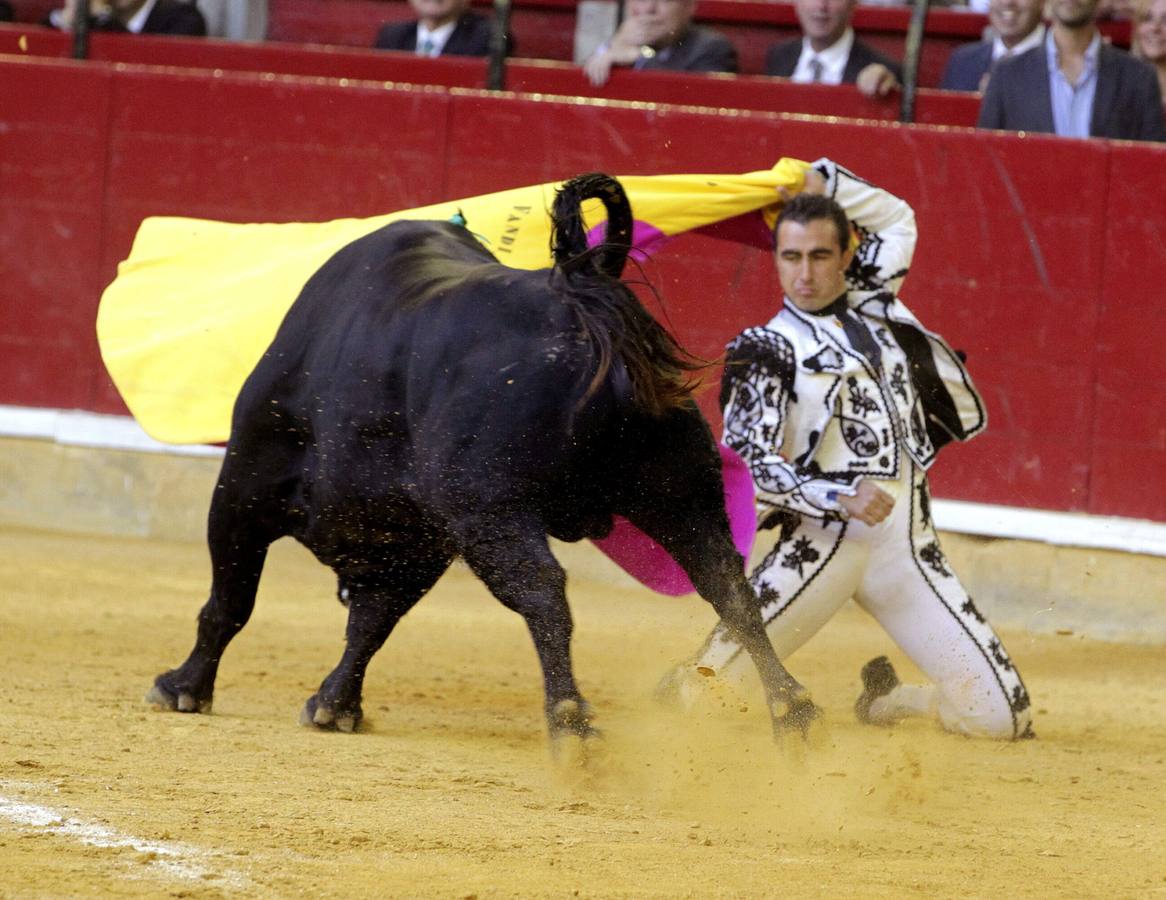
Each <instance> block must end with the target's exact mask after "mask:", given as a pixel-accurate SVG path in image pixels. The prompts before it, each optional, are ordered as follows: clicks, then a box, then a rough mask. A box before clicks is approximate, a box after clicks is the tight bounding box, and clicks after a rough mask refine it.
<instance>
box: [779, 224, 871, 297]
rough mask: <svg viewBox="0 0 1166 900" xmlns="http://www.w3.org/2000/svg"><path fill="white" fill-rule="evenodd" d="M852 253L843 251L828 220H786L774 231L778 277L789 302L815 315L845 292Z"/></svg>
mask: <svg viewBox="0 0 1166 900" xmlns="http://www.w3.org/2000/svg"><path fill="white" fill-rule="evenodd" d="M853 258H854V251H853V250H849V249H848V250H845V251H844V250H843V249H842V247H841V245H840V243H839V236H838V229H837V227H836V226H835V224H834V222H833V220H831V219H811V220H810V221H809V222H792V221H790V220H788V219H787V220H786V221H784V222H782V223H781V225H780V226H779V227H778V229H777V277H778V279H779V280H780V281H781V289H782V290H783V291H785V295H786V296H787V297H789V299H790V302H792V303H793V305H794V306H796V307H797V308H798V309H801V310H804V311H806V312H817V311H818V310H820V309H825V308H826V307H827V306H829V305H830V304H831V303H833V302H834V301H835V300H836V299H838V297H839V296H840V295H841V294H842V292H843V291H845V290H846V269H847V267H848V266H849V265H850V261H851V259H853Z"/></svg>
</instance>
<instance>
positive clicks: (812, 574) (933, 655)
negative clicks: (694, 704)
mask: <svg viewBox="0 0 1166 900" xmlns="http://www.w3.org/2000/svg"><path fill="white" fill-rule="evenodd" d="M880 486H881V487H884V489H886V490H888V491H889V492H891V493H893V494H897V498H896V502H895V506H894V508H893V510H892V511H891V514H890V515H889V516H888V517H887V518H886V519H884V520H883V521H882V522H880V523H879V524H878V525H875V526H867V525H864V524H863V523H861V522H859V521H857V520H849V521H840V520H834V521H826V522H823V521H822V520H820V519H813V518H810V517H806V516H793V517H792V519H791V521H790V523H789V524H788V525H787V526H786V527H785V528H784V529H783V530H782V535H781V538H780V539H779V541H778V543H777V545H776V546H775V547H774V548H773V549H772V550H771V551H770V553H769V554H768V555H767V556H766V558H765V560H764V561H763V562H762V563H761V565H759V566H758V567H757V568H756V569H755V570H754V571H753V574H752V575H751V577H750V581H751V583H752V585H753V588H754V590H755V591H756V592H757V595H758V597H759V599H760V602H761V605H762V617H763V619H764V621H765V624H766V630H767V632H768V634H769V638H770V640H771V641H772V642H773V646H774V649H775V650H776V651H777V655H778V657H779V658H781V659H783V660H784V659H785V658H786V657H788V656H789V655H790V654H791V653H793V652H794V651H795V650H797V649H798V648H799V647H800V646H802V644H804V643H805V642H806V641H807V640H809V639H810V638H811V637H812V636H813V635H814V634H815V633H817V631H818V629H820V628H821V627H822V626H823V625H825V624H826V622H827V621H829V619H830V617H831V616H833V615H834V614H835V613H836V612H837V611H838V610H839V609H840V608H841V607H842V605H843V604H844V603H846V601H847V600H848V599H850V598H851V597H853V598H854V599H855V601H856V602H857V603H858V604H859V606H861V607H862V608H863V609H865V610H866V611H867V612H868V613H870V614H871V615H872V616H874V618H875V619H877V620H878V622H879V624H880V625H882V627H883V628H884V629H885V630H886V631H887V633H888V634H889V635H890V636H891V638H892V639H894V641H895V643H896V644H898V645H899V647H900V648H902V650H903V651H904V652H905V653H906V654H907V655H908V656H909V657H910V658H911V660H912V662H914V663H915V665H917V666H918V667H919V668H920V669H921V670H922V671H923V672H924V673H925V674H926V675H927V677H928V678H929V679H931V681H932V682H933V683H934V685H935V688H936V689H935V690H934V691H929V692H927V693H926V695H924V694H921V689H920V688H919V687H916V686H912V685H902V686H900V687H899V688H897V689H896V690H894V691H892V692H891V694H889V695H888V696H887V697H886V698H880V699H879V700H878V701H876V703H875V705H874V706H873V707H872V709H871V712H872V715H873V716H874V717H875V718H885V719H886V720H891V719H894V718H896V717H897V716H900V715H903V714H912V713H915V714H919V713H925V712H930V711H934V712H935V713H936V714H937V715H938V716H939V720H940V722H941V723H942V725H943V726H944V727H945V728H947V729H948V730H950V731H956V732H960V733H964V734H969V735H980V736H987V737H995V738H1005V739H1015V738H1019V737H1025V736H1031V728H1030V725H1031V710H1030V708H1029V697H1028V692H1027V691H1026V690H1025V687H1024V682H1023V681H1021V678H1020V674H1019V673H1018V672H1017V671H1016V668H1015V666H1013V664H1012V661H1011V660H1010V659H1009V658H1008V654H1007V653H1006V652H1005V650H1004V647H1003V645H1002V644H1001V643H1000V639H999V638H998V637H997V636H996V634H995V632H993V631H992V627H991V626H990V625H989V624H988V623H987V622H986V621H985V620H984V617H983V616H981V615H980V612H979V610H977V609H976V605H975V603H973V602H972V599H971V598H970V597H969V596H968V594H967V592H966V591H965V590H964V588H963V586H962V585H961V584H960V582H959V579H958V578H956V576H955V574H954V573H953V572H952V571H951V568H950V566H948V564H947V560H946V559H945V558H944V556H943V552H942V550H940V547H939V539H938V537H937V535H936V533H935V529H934V527H933V526H932V523H931V511H930V494H929V491H928V486H927V476H926V475H925V474H924V473H923V472H922V471H921V470H919V469H918V468H917V467H916V466H914V465H913V464H912V465H910V472H909V473H908V474H907V476H906V477H904V478H903V479H902V480H901V481H900V482H899V483H897V484H896V483H890V484H885V483H882V482H880ZM747 663H748V657H747V654H744V653H743V652H742V651H741V647H740V645H738V644H737V643H736V642H735V641H734V640H732V639H731V638H730V637H729V636H728V633H727V631H726V630H725V628H724V626H722V625H718V626H717V627H716V628H715V629H714V630H713V632H712V634H711V635H710V636H709V638H708V640H707V641H706V642H705V645H704V647H703V648H702V649H701V651H700V652H699V653H698V654H697V657H696V659H695V660H694V661H693V665H695V666H702V667H707V668H708V669H712V670H713V671H714V672H715V673H716V674H717V675H728V676H730V677H734V676H735V677H741V675H742V674H743V673H744V672H745V671H747ZM924 696H926V697H927V698H928V699H927V700H925V701H924V700H922V699H921V698H922V697H924Z"/></svg>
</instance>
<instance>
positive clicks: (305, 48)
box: [0, 26, 979, 126]
mask: <svg viewBox="0 0 1166 900" xmlns="http://www.w3.org/2000/svg"><path fill="white" fill-rule="evenodd" d="M71 48H72V40H71V38H70V36H69V35H66V34H61V33H59V32H55V31H52V30H50V29H43V28H36V29H22V28H20V27H17V26H0V53H12V54H18V55H31V56H40V57H55V58H60V59H65V58H68V57H69V55H70V53H71ZM90 57H91V58H92V59H95V60H103V61H107V62H125V63H142V64H148V65H168V66H184V67H192V68H210V69H224V70H230V71H239V72H274V73H280V74H287V75H315V76H321V77H327V78H348V79H365V80H369V81H381V82H383V81H392V82H408V83H414V84H433V85H442V86H444V87H465V88H484V87H486V64H485V62H484V61H483V60H480V59H469V58H464V57H463V58H446V59H419V58H418V57H416V56H415V55H413V54H401V53H392V52H385V51H373V50H366V49H355V48H339V47H324V46H320V45H303V44H282V43H274V42H267V43H263V44H239V43H231V42H229V41H215V40H205V39H192V38H168V39H165V40H159V39H155V40H141V39H140V38H139V37H137V36H133V35H119V34H94V35H93V36H92V40H91V43H90ZM506 86H507V88H508V89H510V90H513V91H520V92H524V93H537V94H556V95H562V96H583V97H595V98H602V99H609V100H639V101H647V102H654V103H669V104H678V105H684V106H708V107H713V108H726V109H748V110H757V111H762V112H788V113H803V114H808V115H821V114H829V115H833V116H841V117H845V118H854V119H881V120H889V121H894V120H897V119H898V116H899V102H898V98H897V97H887V98H880V99H872V98H868V97H864V96H862V95H861V94H859V93H858V91H857V90H856V89H854V88H853V87H831V86H827V85H809V84H793V83H792V82H788V81H785V80H777V79H772V78H765V77H761V76H738V77H731V76H706V75H697V74H686V73H679V72H632V71H629V70H626V69H617V70H616V71H615V72H614V74H613V77H612V79H611V81H609V82H608V83H607V84H606V85H604V86H603V87H602V88H594V87H592V86H591V85H590V84H589V83H588V82H587V79H586V78H584V77H583V74H582V72H581V71H580V69H579V68H578V67H577V66H574V65H571V64H570V63H565V62H556V61H552V60H529V59H521V58H520V59H516V60H514V61H512V62H511V63H510V64H509V65H508V67H507V82H506ZM978 110H979V100H978V99H977V98H976V97H975V96H972V95H968V94H958V93H952V92H948V91H934V90H926V89H924V90H921V91H920V92H919V94H918V96H917V99H916V104H915V121H916V122H919V123H923V124H930V125H967V126H971V125H974V124H975V122H976V115H977V112H978Z"/></svg>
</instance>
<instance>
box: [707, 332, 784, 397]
mask: <svg viewBox="0 0 1166 900" xmlns="http://www.w3.org/2000/svg"><path fill="white" fill-rule="evenodd" d="M796 371H797V361H796V360H795V358H794V348H793V345H792V344H791V343H790V342H789V340H788V339H786V337H785V336H784V335H781V334H778V333H777V332H776V331H772V330H770V329H768V328H747V329H746V330H745V331H743V332H741V333H740V334H739V335H737V336H736V337H735V338H733V340H732V341H730V342H729V345H728V346H727V347H726V348H725V374H724V377H723V378H722V379H721V397H720V403H721V408H722V409H724V408H725V406H726V404H728V402H729V394H730V391H731V390H732V385H733V382H735V381H740V380H742V379H746V378H748V379H753V378H769V379H775V380H778V381H780V382H781V383H782V385H783V387H784V388H785V389H786V391H787V392H792V390H793V380H794V375H795V373H796Z"/></svg>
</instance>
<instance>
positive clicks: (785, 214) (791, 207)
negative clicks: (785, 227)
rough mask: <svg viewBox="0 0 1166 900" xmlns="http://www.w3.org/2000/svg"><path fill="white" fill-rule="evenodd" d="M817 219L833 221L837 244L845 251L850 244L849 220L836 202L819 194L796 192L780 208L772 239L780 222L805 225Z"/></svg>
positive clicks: (775, 235)
mask: <svg viewBox="0 0 1166 900" xmlns="http://www.w3.org/2000/svg"><path fill="white" fill-rule="evenodd" d="M818 219H826V220H827V221H830V222H833V223H834V228H835V230H836V231H837V232H838V246H839V247H841V248H842V252H843V253H845V252H846V250H847V248H848V247H849V246H850V220H849V219H848V218H846V213H845V211H844V210H843V209H842V207H841V206H839V205H838V204H837V203H836V202H834V201H833V200H831V199H830V198H829V197H824V196H822V195H821V194H798V195H797V196H796V197H794V198H793V199H792V200H790V201H789V202H788V203H786V204H785V206H783V207H782V208H781V212H780V213H779V214H778V217H777V222H776V223H775V224H774V226H773V239H774V242H775V243H776V242H777V230H778V229H779V228H781V223H782V222H797V223H798V224H799V225H806V224H808V223H810V222H814V221H817V220H818Z"/></svg>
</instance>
